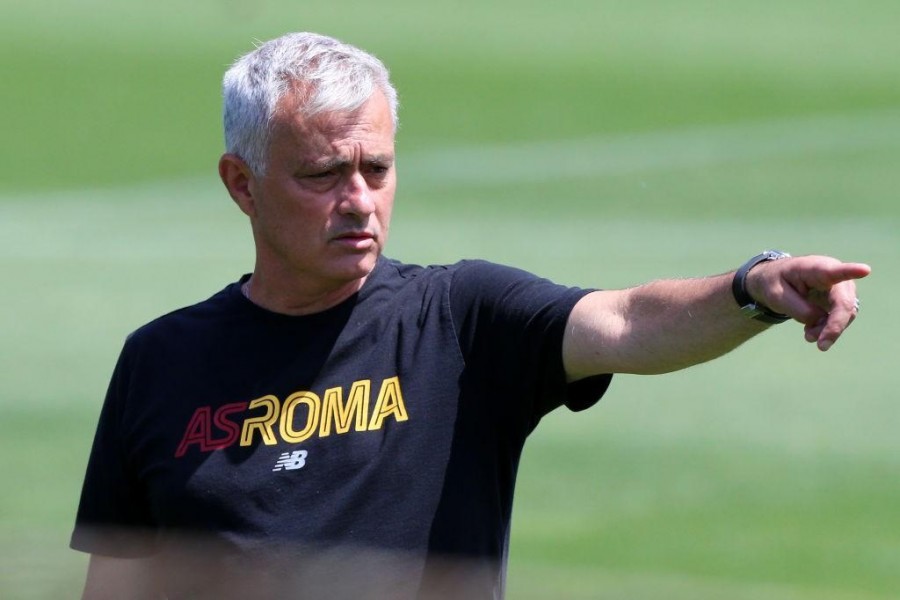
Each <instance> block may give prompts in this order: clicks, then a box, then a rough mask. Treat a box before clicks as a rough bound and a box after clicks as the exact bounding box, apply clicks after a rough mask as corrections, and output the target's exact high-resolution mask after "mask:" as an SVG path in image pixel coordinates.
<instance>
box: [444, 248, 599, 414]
mask: <svg viewBox="0 0 900 600" xmlns="http://www.w3.org/2000/svg"><path fill="white" fill-rule="evenodd" d="M590 291H591V290H587V289H581V288H576V287H566V286H562V285H558V284H555V283H553V282H551V281H549V280H547V279H543V278H540V277H537V276H535V275H533V274H531V273H528V272H526V271H523V270H520V269H516V268H512V267H506V266H502V265H496V264H493V263H489V262H484V261H465V262H463V263H460V264H459V265H458V269H457V271H456V272H455V274H454V276H453V280H452V283H451V287H450V307H451V314H452V316H453V320H454V327H455V328H456V331H457V336H458V338H459V340H460V348H461V351H462V353H463V356H464V358H465V361H466V365H467V370H470V371H474V372H475V373H477V375H476V376H477V377H480V378H482V379H483V380H484V381H485V382H486V384H487V385H491V386H493V388H494V391H495V392H499V393H502V395H503V397H505V398H508V399H509V400H508V401H509V402H510V403H522V402H524V403H525V405H526V407H527V409H528V413H529V414H528V416H529V419H530V421H529V423H528V424H527V425H526V426H531V427H533V426H534V425H536V423H537V421H538V420H539V419H540V418H541V417H542V416H544V415H545V414H546V413H548V412H550V411H551V410H553V409H554V408H556V407H558V406H561V405H566V406H567V407H568V408H570V409H571V410H576V411H577V410H583V409H586V408H588V407H590V406H592V405H593V404H594V403H596V402H597V401H598V400H599V399H600V397H601V396H602V395H603V394H604V393H605V392H606V389H607V387H608V386H609V383H610V379H611V375H600V376H596V377H590V378H587V379H583V380H580V381H578V382H575V383H573V384H568V383H567V382H566V375H565V369H564V366H563V362H562V341H563V335H564V333H565V327H566V323H567V322H568V318H569V315H570V314H571V312H572V308H574V306H575V304H576V303H577V302H578V301H579V300H580V299H581V298H583V297H584V296H585V295H586V294H588V293H590ZM508 408H509V407H508Z"/></svg>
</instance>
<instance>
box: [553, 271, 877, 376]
mask: <svg viewBox="0 0 900 600" xmlns="http://www.w3.org/2000/svg"><path fill="white" fill-rule="evenodd" d="M869 272H870V268H869V267H868V266H867V265H864V264H859V263H843V262H841V261H839V260H836V259H834V258H829V257H826V256H804V257H798V258H787V259H783V260H777V261H772V262H766V263H762V264H760V265H758V266H756V267H754V268H753V269H752V270H751V271H750V273H749V274H748V275H747V279H746V289H747V291H748V292H749V293H750V295H751V296H752V297H753V298H754V299H755V300H756V301H757V302H758V303H760V304H763V305H765V306H767V307H769V308H770V309H771V310H773V311H775V312H778V313H784V314H786V315H788V316H790V317H792V318H793V319H795V320H797V321H799V322H801V323H803V324H804V325H805V335H806V339H807V341H810V342H817V344H818V347H819V349H821V350H828V348H830V347H831V345H832V344H833V343H834V342H835V341H836V340H837V339H838V337H840V335H841V333H843V331H844V330H845V329H846V328H847V326H849V325H850V323H851V322H852V321H853V319H854V318H855V316H856V307H855V302H856V286H855V284H854V282H853V280H854V279H858V278H861V277H865V276H866V275H868V274H869ZM733 278H734V273H733V272H732V273H726V274H724V275H716V276H712V277H706V278H701V279H681V280H664V281H655V282H652V283H648V284H645V285H642V286H638V287H634V288H629V289H625V290H611V291H601V292H593V293H591V294H588V295H587V296H585V297H584V298H582V299H581V301H579V302H578V304H576V306H575V308H574V309H573V310H572V314H571V315H570V317H569V322H568V326H567V329H566V335H565V337H564V339H563V362H564V365H565V368H566V373H567V375H568V378H569V380H570V381H575V380H577V379H581V378H583V377H587V376H590V375H597V374H600V373H640V374H652V373H665V372H669V371H675V370H678V369H683V368H685V367H689V366H691V365H695V364H699V363H702V362H705V361H708V360H711V359H713V358H716V357H718V356H721V355H723V354H725V353H727V352H729V351H730V350H732V349H734V348H736V347H737V346H739V345H740V344H742V343H743V342H745V341H747V340H748V339H750V338H751V337H753V336H754V335H756V334H758V333H760V332H761V331H763V330H765V329H766V328H767V327H768V325H767V324H765V323H760V322H758V321H755V320H752V319H748V318H747V317H746V316H745V315H744V314H742V313H741V311H740V310H739V307H738V305H737V303H736V302H735V300H734V296H733V295H732V292H731V283H732V279H733Z"/></svg>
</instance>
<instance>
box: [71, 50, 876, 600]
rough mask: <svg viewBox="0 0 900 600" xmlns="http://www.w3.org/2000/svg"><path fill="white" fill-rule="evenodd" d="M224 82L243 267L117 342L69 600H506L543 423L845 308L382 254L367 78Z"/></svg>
mask: <svg viewBox="0 0 900 600" xmlns="http://www.w3.org/2000/svg"><path fill="white" fill-rule="evenodd" d="M224 89H225V110H224V112H225V135H226V145H227V153H226V154H225V155H223V156H222V158H221V160H220V162H219V173H220V175H221V178H222V181H223V182H224V184H225V187H226V188H227V190H228V192H229V194H230V195H231V197H232V198H233V200H234V201H235V203H236V204H237V205H238V207H239V208H240V209H241V210H242V211H243V212H244V214H246V215H247V217H248V218H249V221H250V225H251V228H252V231H253V238H254V242H255V246H256V263H255V266H254V269H253V273H252V274H249V275H245V276H243V277H242V278H241V279H240V280H239V281H237V282H235V283H232V284H230V285H228V286H227V287H226V288H225V289H223V290H222V291H220V292H218V293H217V294H215V295H214V296H212V297H211V298H209V299H208V300H206V301H204V302H201V303H199V304H196V305H194V306H191V307H188V308H184V309H181V310H178V311H175V312H173V313H170V314H168V315H165V316H163V317H161V318H159V319H157V320H155V321H153V322H151V323H149V324H148V325H145V326H144V327H142V328H140V329H138V330H137V331H136V332H135V333H134V334H132V335H131V336H129V338H128V340H127V341H126V344H125V347H124V349H123V351H122V354H121V357H120V359H119V362H118V364H117V366H116V369H115V372H114V374H113V378H112V382H111V384H110V388H109V392H108V394H107V398H106V401H105V404H104V408H103V411H102V414H101V417H100V423H99V425H98V429H97V434H96V438H95V442H94V448H93V452H92V454H91V459H90V463H89V465H88V470H87V475H86V478H85V484H84V490H83V493H82V498H81V504H80V507H79V512H78V518H77V524H76V528H75V532H74V534H73V538H72V546H73V547H74V548H76V549H79V550H83V551H86V552H89V553H91V555H92V558H91V563H90V567H89V570H88V578H87V584H86V588H85V594H84V596H85V598H92V599H93V598H142V597H147V598H153V597H159V596H165V597H168V598H197V597H208V598H223V597H234V598H243V597H247V598H249V597H253V598H258V597H273V598H274V597H278V598H282V597H328V598H341V597H348V598H349V597H353V598H358V597H373V598H414V597H434V598H437V597H440V598H445V597H452V598H456V597H465V598H499V597H502V595H503V588H504V571H505V568H504V567H505V560H506V555H507V546H508V540H509V525H510V516H511V509H512V496H513V487H514V483H515V476H516V470H517V466H518V461H519V457H520V453H521V450H522V447H523V444H524V442H525V439H526V437H527V436H528V434H529V433H530V432H531V431H532V430H533V429H534V428H535V427H536V426H537V424H538V422H539V421H540V420H541V418H542V417H543V416H544V415H545V414H547V413H548V412H549V411H551V410H553V409H555V408H557V407H559V406H561V405H567V406H568V407H569V408H571V409H573V410H579V409H582V408H586V407H587V406H590V405H591V404H593V403H594V402H596V401H597V399H598V398H599V397H600V396H601V395H602V394H603V393H604V392H605V391H606V388H607V386H608V385H609V381H610V377H611V374H613V373H662V372H666V371H671V370H675V369H681V368H684V367H688V366H690V365H694V364H697V363H700V362H703V361H707V360H710V359H712V358H715V357H717V356H720V355H722V354H724V353H726V352H728V351H729V350H731V349H733V348H735V347H736V346H738V345H739V344H741V343H742V342H744V341H746V340H747V339H749V338H750V337H752V336H754V335H756V334H757V333H760V332H761V331H763V330H764V329H766V328H767V327H769V326H770V325H771V324H773V323H777V322H781V321H784V320H787V319H788V318H793V319H795V320H797V321H800V322H801V323H803V324H805V335H806V338H807V340H809V341H815V342H817V343H818V346H819V348H820V349H821V350H827V349H828V348H829V347H830V346H831V345H832V344H833V343H834V342H835V341H836V340H837V339H838V337H839V336H840V335H841V333H842V332H843V331H844V329H845V328H846V327H847V326H848V325H849V324H850V322H851V321H852V320H853V319H854V317H855V315H856V312H857V310H858V308H859V306H858V301H857V300H856V294H855V287H854V284H853V279H856V278H859V277H864V276H865V275H867V274H868V273H869V268H868V267H867V266H866V265H862V264H849V263H842V262H840V261H838V260H835V259H833V258H828V257H821V256H808V257H800V258H791V257H788V256H787V255H785V254H783V253H780V252H774V251H772V252H767V253H764V254H762V255H759V256H757V257H754V258H753V259H751V260H750V261H748V262H747V263H746V264H745V265H744V266H743V267H742V268H741V269H738V270H737V271H735V272H731V273H726V274H724V275H717V276H712V277H708V278H703V279H692V280H677V281H676V280H672V281H657V282H654V283H651V284H647V285H643V286H639V287H635V288H632V289H626V290H618V291H589V290H582V289H574V288H567V287H562V286H558V285H555V284H553V283H551V282H548V281H546V280H543V279H540V278H537V277H535V276H532V275H530V274H528V273H525V272H522V271H519V270H516V269H512V268H508V267H503V266H498V265H494V264H490V263H486V262H481V261H466V262H461V263H458V264H455V265H450V266H440V267H427V268H423V267H419V266H413V265H406V264H401V263H398V262H396V261H392V260H389V259H387V258H385V257H384V256H383V255H382V251H383V249H384V246H385V243H386V241H387V236H388V228H389V224H390V219H391V209H392V206H393V200H394V192H395V188H396V182H397V176H396V166H395V150H394V134H395V131H396V127H397V99H396V92H395V91H394V88H393V87H392V85H391V83H390V81H389V79H388V74H387V71H386V70H385V68H384V66H383V65H382V64H381V63H380V62H379V61H378V60H377V59H376V58H374V57H372V56H370V55H368V54H366V53H364V52H362V51H360V50H359V49H357V48H354V47H352V46H348V45H345V44H342V43H340V42H338V41H336V40H334V39H331V38H327V37H323V36H319V35H315V34H307V33H301V34H291V35H286V36H284V37H282V38H279V39H276V40H273V41H270V42H268V43H265V44H263V45H261V46H260V47H259V48H257V49H256V50H255V51H253V52H251V53H250V54H248V55H246V56H244V57H243V58H241V59H240V60H239V61H237V62H236V63H235V65H234V66H233V67H232V68H231V69H230V70H229V71H228V73H227V74H226V76H225V83H224Z"/></svg>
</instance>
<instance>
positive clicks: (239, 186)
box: [219, 154, 256, 217]
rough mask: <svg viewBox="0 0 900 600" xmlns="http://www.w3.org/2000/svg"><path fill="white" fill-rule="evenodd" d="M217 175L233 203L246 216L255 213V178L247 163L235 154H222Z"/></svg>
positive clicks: (251, 215)
mask: <svg viewBox="0 0 900 600" xmlns="http://www.w3.org/2000/svg"><path fill="white" fill-rule="evenodd" d="M219 177H220V178H221V179H222V183H224V184H225V189H227V190H228V194H229V195H230V196H231V199H232V200H234V202H235V204H237V205H238V207H239V208H240V209H241V211H242V212H243V213H244V214H245V215H247V216H248V217H254V216H255V215H256V200H255V198H254V196H253V188H254V187H255V185H254V184H255V183H256V178H255V176H254V175H253V171H251V170H250V167H249V166H248V165H247V163H245V162H244V159H242V158H241V157H240V156H238V155H237V154H223V155H222V158H220V159H219Z"/></svg>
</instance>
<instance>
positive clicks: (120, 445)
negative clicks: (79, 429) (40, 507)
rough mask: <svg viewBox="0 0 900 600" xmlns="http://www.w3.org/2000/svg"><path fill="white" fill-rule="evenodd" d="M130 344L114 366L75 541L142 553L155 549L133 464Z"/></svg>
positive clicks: (110, 551)
mask: <svg viewBox="0 0 900 600" xmlns="http://www.w3.org/2000/svg"><path fill="white" fill-rule="evenodd" d="M129 363H130V361H129V344H128V343H127V342H126V345H125V348H124V349H123V351H122V354H121V355H120V356H119V360H118V362H117V364H116V368H115V370H114V372H113V376H112V379H111V381H110V384H109V388H108V390H107V393H106V398H105V400H104V403H103V408H102V409H101V412H100V418H99V421H98V424H97V430H96V433H95V436H94V443H93V446H92V448H91V453H90V458H89V459H88V465H87V471H86V474H85V478H84V484H83V487H82V491H81V500H80V502H79V506H78V512H77V516H76V520H75V529H74V531H73V533H72V538H71V542H70V546H71V547H72V548H73V549H75V550H81V551H83V552H90V553H92V554H101V555H107V556H121V557H137V556H145V555H148V554H152V553H153V552H154V551H155V534H154V533H153V522H152V519H151V516H150V511H149V509H148V507H147V502H146V495H145V494H144V493H143V490H142V488H141V485H140V482H139V481H138V480H137V477H136V476H135V475H134V473H133V471H132V470H131V469H130V468H129V461H128V452H127V451H126V447H127V446H126V442H125V440H124V432H125V430H126V429H125V427H124V424H123V413H124V406H125V403H126V402H127V400H128V395H129V379H130V377H129V373H130V368H129Z"/></svg>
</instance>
